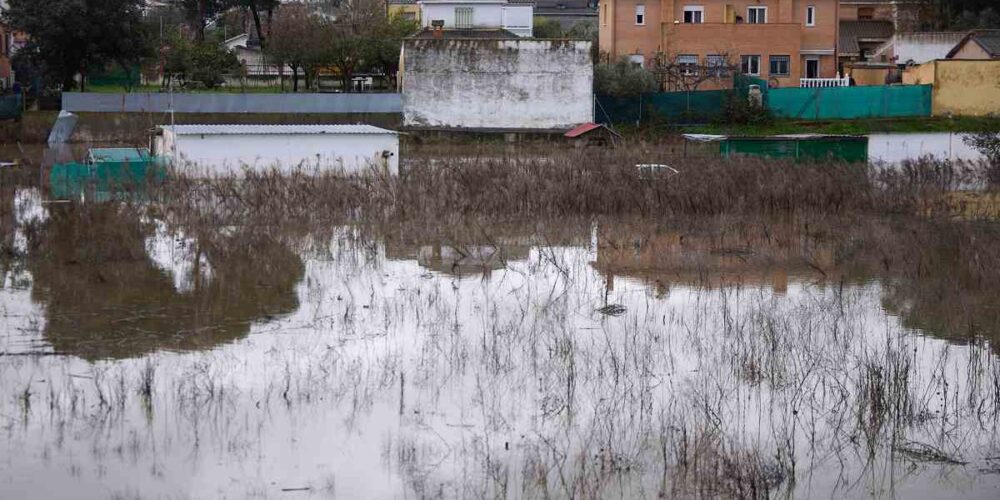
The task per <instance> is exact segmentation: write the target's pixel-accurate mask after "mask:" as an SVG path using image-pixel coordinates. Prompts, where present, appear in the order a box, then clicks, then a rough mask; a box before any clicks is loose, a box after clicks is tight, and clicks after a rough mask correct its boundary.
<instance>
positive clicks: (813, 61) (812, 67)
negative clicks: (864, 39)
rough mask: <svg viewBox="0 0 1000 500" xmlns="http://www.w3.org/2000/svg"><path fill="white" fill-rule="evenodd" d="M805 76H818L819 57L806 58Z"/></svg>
mask: <svg viewBox="0 0 1000 500" xmlns="http://www.w3.org/2000/svg"><path fill="white" fill-rule="evenodd" d="M806 78H819V59H817V58H815V57H810V58H808V59H806Z"/></svg>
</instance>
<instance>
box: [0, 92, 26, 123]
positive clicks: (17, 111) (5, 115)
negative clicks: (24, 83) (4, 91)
mask: <svg viewBox="0 0 1000 500" xmlns="http://www.w3.org/2000/svg"><path fill="white" fill-rule="evenodd" d="M22 98H23V97H22V96H21V94H13V95H5V96H0V120H13V119H17V118H20V117H21V113H23V112H24V102H23V101H22Z"/></svg>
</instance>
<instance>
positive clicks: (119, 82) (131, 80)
mask: <svg viewBox="0 0 1000 500" xmlns="http://www.w3.org/2000/svg"><path fill="white" fill-rule="evenodd" d="M87 83H89V84H90V85H98V86H112V85H113V86H118V87H123V88H133V87H138V86H139V84H140V83H142V78H141V77H140V74H139V67H138V66H136V67H134V68H130V69H129V70H128V71H126V70H124V69H122V68H118V67H116V68H114V69H111V70H101V71H95V72H93V73H91V74H90V75H88V76H87Z"/></svg>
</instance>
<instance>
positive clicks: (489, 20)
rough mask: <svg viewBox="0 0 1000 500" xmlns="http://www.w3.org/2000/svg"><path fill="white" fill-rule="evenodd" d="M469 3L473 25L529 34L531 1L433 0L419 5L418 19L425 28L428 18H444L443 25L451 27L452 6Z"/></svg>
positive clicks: (467, 5) (453, 17) (434, 19)
mask: <svg viewBox="0 0 1000 500" xmlns="http://www.w3.org/2000/svg"><path fill="white" fill-rule="evenodd" d="M456 7H471V8H472V24H473V28H476V29H490V28H492V29H497V28H504V29H509V30H510V31H511V32H513V33H514V34H515V35H517V36H523V37H530V36H531V34H532V33H531V32H532V29H533V19H534V18H533V16H532V13H533V12H534V7H532V6H531V5H506V4H505V3H504V2H493V3H488V2H471V1H457V2H435V3H422V4H421V5H420V9H421V14H420V19H421V22H422V23H423V26H424V27H425V28H429V27H431V21H437V20H440V21H444V27H445V29H454V28H456V26H455V8H456Z"/></svg>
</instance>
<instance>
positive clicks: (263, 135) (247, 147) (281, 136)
mask: <svg viewBox="0 0 1000 500" xmlns="http://www.w3.org/2000/svg"><path fill="white" fill-rule="evenodd" d="M154 150H155V153H156V154H157V155H163V156H167V157H169V158H172V159H174V160H175V161H174V165H175V167H177V168H179V169H182V170H184V171H186V172H188V173H192V174H195V175H226V174H239V173H242V172H244V171H246V170H254V171H264V170H270V169H277V170H279V171H282V172H292V171H294V170H307V171H308V170H315V171H342V172H345V173H360V172H365V171H375V170H378V171H382V172H388V173H389V174H391V175H396V174H398V173H399V134H397V133H396V132H394V131H392V130H386V129H382V128H378V127H374V126H371V125H172V126H171V125H164V126H161V127H160V129H159V133H158V134H157V136H156V138H155V142H154Z"/></svg>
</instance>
